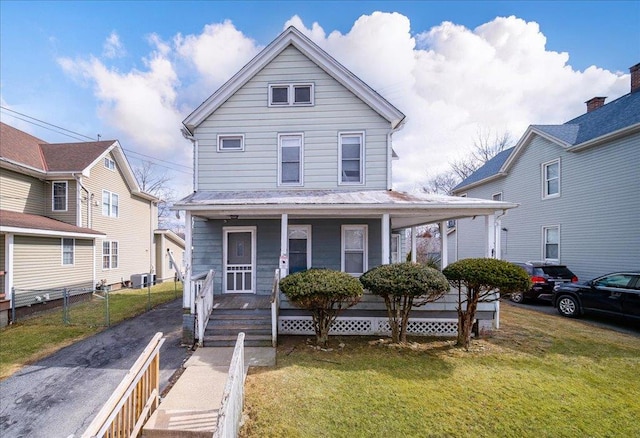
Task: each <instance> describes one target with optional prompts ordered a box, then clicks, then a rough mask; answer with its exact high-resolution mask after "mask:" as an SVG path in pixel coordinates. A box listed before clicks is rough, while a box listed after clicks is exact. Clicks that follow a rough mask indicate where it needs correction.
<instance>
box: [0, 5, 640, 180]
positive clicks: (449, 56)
mask: <svg viewBox="0 0 640 438" xmlns="http://www.w3.org/2000/svg"><path fill="white" fill-rule="evenodd" d="M374 11H381V12H385V13H387V14H382V15H376V16H375V17H374V16H373V13H374ZM394 12H395V13H396V14H391V13H394ZM510 16H514V18H513V19H511V20H497V19H496V18H497V17H510ZM294 17H296V18H294ZM363 17H364V18H363ZM367 17H368V19H367ZM225 22H226V24H225ZM444 22H451V23H453V25H455V26H446V25H443V23H444ZM296 23H297V24H298V25H299V26H302V27H304V28H305V30H306V31H307V33H308V35H309V36H310V37H312V39H313V40H314V41H315V42H316V43H318V44H319V45H320V46H321V47H323V48H324V49H325V50H327V51H328V52H329V53H330V54H331V55H333V56H335V57H336V58H337V59H338V60H339V61H340V62H342V63H343V64H345V66H346V67H347V68H349V69H351V70H352V71H354V72H355V73H356V74H358V75H359V76H360V77H361V78H363V79H364V80H365V81H367V82H368V83H369V84H370V85H372V86H373V87H374V88H376V89H377V90H378V91H380V92H381V94H383V96H385V97H387V98H388V99H390V100H391V101H392V103H394V104H395V105H396V106H398V107H399V108H400V109H401V110H402V111H403V112H405V114H406V115H407V118H408V120H409V122H408V124H407V127H406V128H405V130H403V132H401V133H399V135H398V136H397V139H396V146H395V147H396V150H398V153H399V154H400V156H401V160H400V162H399V164H394V166H395V167H394V174H395V175H397V176H398V178H397V179H398V180H399V181H400V186H401V188H410V187H411V185H412V184H413V185H414V186H415V185H419V183H420V179H421V178H422V176H424V175H427V174H429V173H434V172H436V171H441V170H443V169H445V168H446V165H447V162H448V161H449V160H451V159H454V158H456V157H458V156H460V154H464V152H465V147H467V146H469V145H470V144H471V143H472V142H473V138H474V135H477V132H478V131H479V130H483V131H485V132H495V133H498V132H503V131H508V132H510V133H511V134H512V136H513V137H514V139H515V140H517V138H518V137H519V136H520V135H521V134H522V132H523V129H524V128H526V126H527V125H528V124H536V123H562V122H564V121H566V120H568V119H570V118H572V117H575V116H577V115H579V114H580V111H582V106H583V102H584V101H585V100H587V99H588V98H590V97H593V96H595V95H605V96H608V97H609V100H608V101H610V100H611V99H614V98H615V97H618V96H620V95H622V94H625V93H626V92H628V75H627V73H628V68H629V67H630V66H631V65H634V64H636V63H638V62H640V33H639V32H638V29H639V28H640V1H602V2H601V1H569V2H565V1H511V2H507V1H501V2H480V1H464V2H459V1H450V2H429V1H410V2H403V1H396V2H367V1H355V2H353V1H352V2H338V1H335V2H332V1H307V2H298V1H285V2H268V1H255V2H173V1H156V2H150V1H142V2H127V1H111V2H102V1H86V2H74V1H65V2H57V1H47V2H35V1H11V0H3V1H2V2H0V32H1V34H0V59H1V61H2V62H1V66H0V93H1V94H0V97H1V103H2V107H3V110H2V112H1V113H0V114H1V117H2V121H3V122H5V123H9V124H11V125H14V126H17V127H19V128H20V129H24V130H26V131H28V132H30V133H32V134H34V135H36V136H38V137H40V138H42V139H43V140H46V141H50V142H56V141H72V139H70V138H68V137H66V136H61V135H59V134H57V133H54V132H52V131H50V130H45V129H42V128H41V127H38V126H36V125H34V124H32V123H28V122H27V121H25V119H28V120H30V119H29V118H28V117H24V116H19V115H18V114H17V113H22V114H25V115H27V116H30V117H33V118H36V119H39V120H42V121H45V122H48V123H52V124H54V125H57V126H60V127H63V128H66V129H69V130H72V131H74V132H79V133H82V134H84V135H87V136H91V137H95V136H96V135H97V134H98V133H100V134H101V136H102V138H117V139H119V140H120V141H121V144H122V145H123V147H124V148H125V150H127V151H128V155H129V158H130V161H132V164H134V165H135V163H136V161H137V160H138V159H149V158H148V157H154V158H156V160H155V162H156V163H157V164H158V165H159V166H166V169H167V170H169V171H179V173H177V174H176V179H182V180H185V179H187V180H188V177H186V174H187V173H188V169H187V167H188V166H189V164H190V150H189V145H188V143H184V142H181V139H180V137H179V129H180V121H181V120H182V119H183V118H184V117H185V116H186V115H188V114H189V112H190V111H192V110H193V109H195V107H196V106H197V105H198V104H199V103H200V102H202V101H204V100H205V99H206V98H207V97H208V96H209V95H210V94H211V93H213V91H215V88H216V87H217V86H219V85H221V83H222V82H224V80H226V79H227V78H228V76H230V75H231V74H232V72H233V71H235V70H237V69H238V68H240V67H241V66H242V65H243V64H244V63H245V62H247V61H248V60H249V59H250V58H251V56H253V55H255V53H257V51H258V50H260V49H261V48H262V47H264V46H265V45H267V44H268V43H269V42H270V41H271V40H272V39H273V38H275V37H276V36H277V35H278V34H279V33H280V32H281V31H282V30H283V29H284V27H285V25H287V24H296ZM314 23H317V27H314ZM207 26H208V27H207ZM536 26H537V28H536ZM314 29H315V30H314ZM318 29H319V30H320V32H319V31H318ZM356 30H357V31H356ZM178 35H180V36H181V39H180V37H178ZM151 36H153V37H151ZM207 44H210V45H211V46H210V48H208V47H207ZM394 44H397V49H396V48H395V47H394ZM361 50H362V51H363V52H365V53H371V54H374V56H370V57H369V58H368V59H363V58H362V57H360V58H359V59H355V60H354V59H353V58H354V57H355V58H358V56H359V53H360V51H361ZM198 53H205V54H206V53H211V58H212V59H211V60H209V61H206V60H205V61H203V60H202V59H200V60H198V59H196V56H197V54H198ZM478 53H483V54H484V56H482V57H480V56H479V55H478ZM378 54H379V56H378ZM216 57H217V58H216ZM213 58H216V59H215V60H214V59H213ZM372 58H377V59H372ZM489 58H491V59H490V60H488V59H489ZM404 63H406V64H404ZM547 63H548V65H545V64H547ZM216 64H218V66H219V67H220V69H219V70H215V69H216V68H217V66H216ZM541 64H542V67H541ZM219 71H222V73H219V74H218V72H219ZM443 71H444V72H446V75H444V76H438V74H442V72H443ZM407 72H412V74H411V75H408V74H407ZM470 73H473V74H474V78H473V79H472V80H469V74H470ZM625 75H626V76H625ZM213 78H215V79H213ZM476 80H477V82H474V81H476ZM463 81H464V83H463ZM486 84H489V86H488V87H487V86H486ZM493 84H500V85H501V86H496V87H495V89H493ZM416 87H417V88H416ZM479 88H485V89H486V88H489V89H491V94H488V93H487V92H485V94H482V93H476V91H477V90H478V89H479ZM140 90H144V92H140V93H138V91H140ZM415 95H420V96H421V100H416V99H415ZM539 96H542V98H540V97H539ZM132 100H133V101H135V102H131V101H132ZM488 100H491V101H492V105H491V108H492V109H493V110H495V113H496V114H494V115H493V116H492V115H491V111H487V109H486V108H483V104H484V105H486V102H487V101H488ZM536 100H538V102H537V103H534V102H535V101H536ZM559 100H563V102H562V103H561V104H559V102H558V101H559ZM425 108H427V109H425ZM16 112H17V113H16ZM144 113H146V117H145V114H144ZM487 113H489V114H487ZM16 116H17V117H16ZM154 123H156V124H157V125H154ZM409 123H411V124H409ZM167 126H168V127H169V129H168V130H167ZM163 130H167V134H166V135H165V136H164V137H163V136H162V135H160V134H162V132H163ZM171 130H173V131H171ZM171 132H174V134H172V133H171ZM145 139H148V140H145ZM430 148H431V149H430ZM443 148H444V150H445V152H443ZM436 150H437V151H439V152H438V153H437V154H436V152H435V151H436ZM161 160H162V161H161ZM167 162H171V163H172V164H171V165H170V164H168V163H167ZM426 162H430V163H432V164H431V166H430V167H429V166H427V165H426V164H425V163H426ZM416 163H421V164H416ZM184 166H186V167H184ZM163 168H165V167H163ZM396 168H397V169H396Z"/></svg>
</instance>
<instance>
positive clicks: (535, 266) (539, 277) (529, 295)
mask: <svg viewBox="0 0 640 438" xmlns="http://www.w3.org/2000/svg"><path fill="white" fill-rule="evenodd" d="M515 264H516V265H518V266H520V267H521V268H523V269H524V270H525V271H527V274H529V278H531V282H532V283H533V286H531V289H529V290H528V291H525V292H513V293H512V294H511V301H513V302H514V303H522V302H523V301H524V300H525V299H532V300H534V299H539V300H546V301H551V298H552V297H553V289H554V288H555V287H556V286H558V285H560V284H563V283H576V282H577V281H578V277H576V276H575V274H574V273H573V272H571V271H570V270H569V268H567V267H566V266H564V265H556V264H553V263H545V262H526V263H517V262H516V263H515Z"/></svg>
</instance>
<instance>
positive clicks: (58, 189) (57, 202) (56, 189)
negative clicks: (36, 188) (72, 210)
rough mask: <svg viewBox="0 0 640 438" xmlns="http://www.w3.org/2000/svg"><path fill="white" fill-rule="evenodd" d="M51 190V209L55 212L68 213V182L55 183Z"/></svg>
mask: <svg viewBox="0 0 640 438" xmlns="http://www.w3.org/2000/svg"><path fill="white" fill-rule="evenodd" d="M51 190H52V193H51V194H52V197H51V209H52V210H53V211H67V182H66V181H54V182H53V185H52V189H51Z"/></svg>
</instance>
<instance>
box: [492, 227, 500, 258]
mask: <svg viewBox="0 0 640 438" xmlns="http://www.w3.org/2000/svg"><path fill="white" fill-rule="evenodd" d="M493 234H494V236H495V245H496V258H497V259H498V260H501V259H502V221H501V220H500V219H498V220H497V221H496V223H495V226H494V228H493Z"/></svg>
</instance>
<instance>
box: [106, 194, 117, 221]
mask: <svg viewBox="0 0 640 438" xmlns="http://www.w3.org/2000/svg"><path fill="white" fill-rule="evenodd" d="M118 202H119V197H118V195H117V194H116V193H113V192H110V191H108V190H103V191H102V215H103V216H108V217H118V214H119V206H118Z"/></svg>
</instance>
